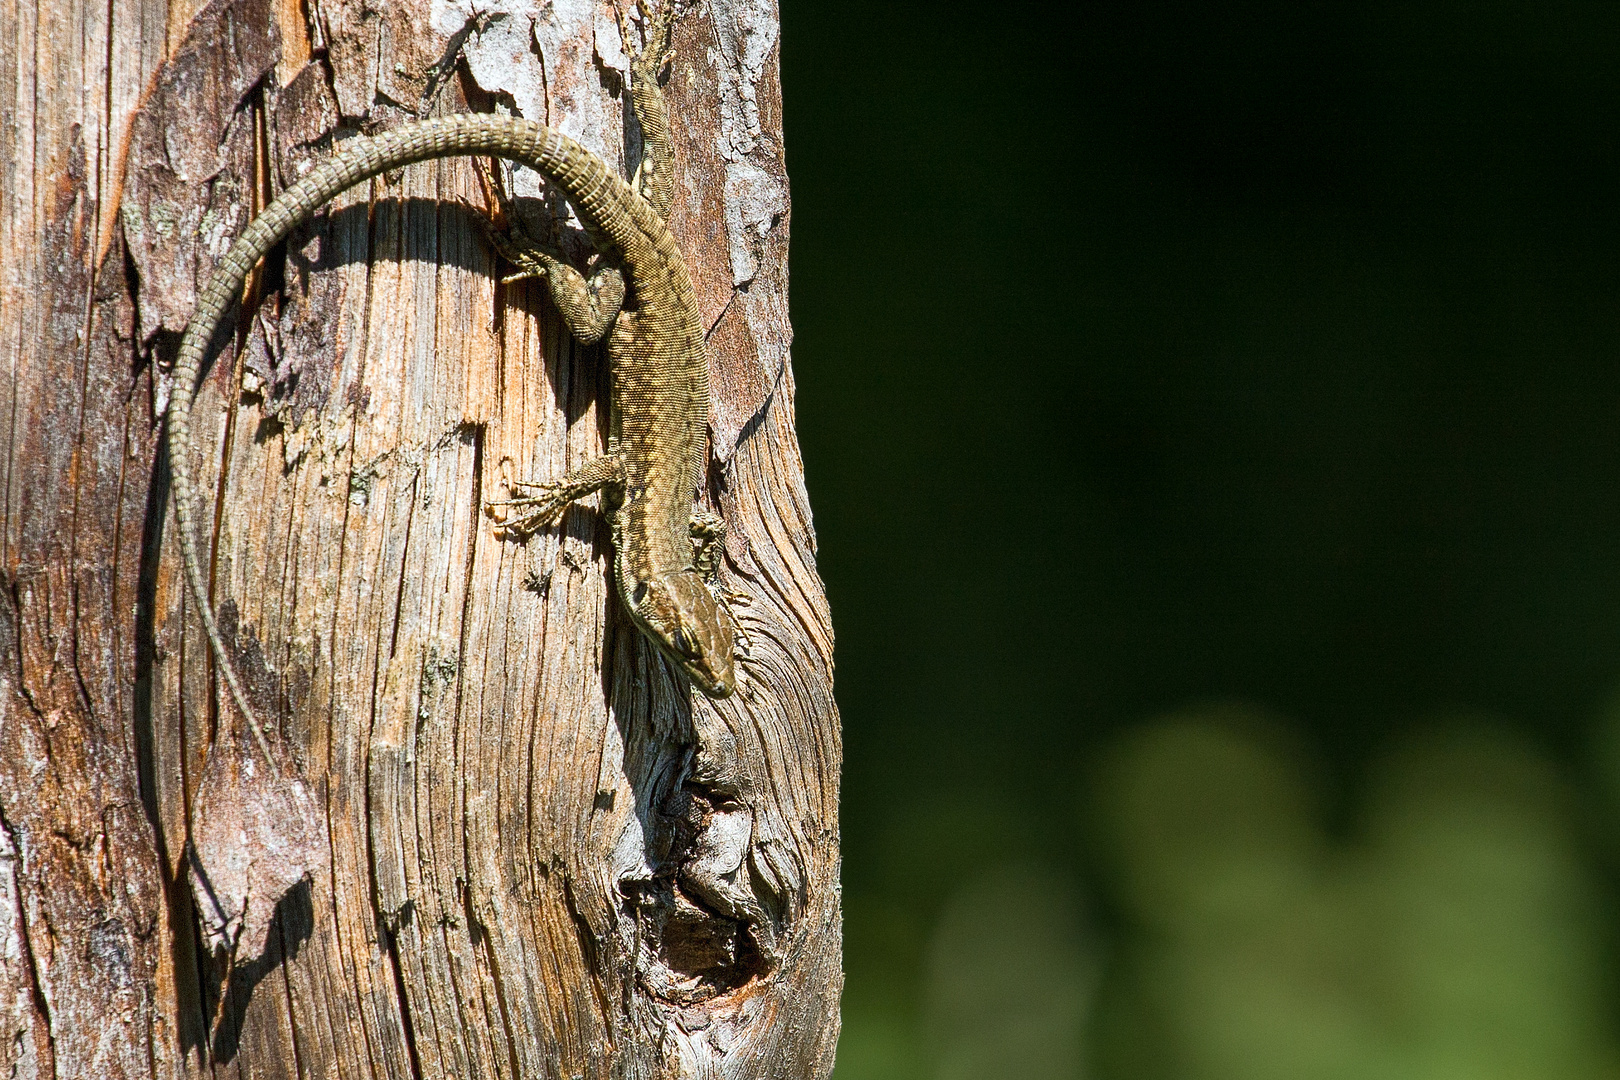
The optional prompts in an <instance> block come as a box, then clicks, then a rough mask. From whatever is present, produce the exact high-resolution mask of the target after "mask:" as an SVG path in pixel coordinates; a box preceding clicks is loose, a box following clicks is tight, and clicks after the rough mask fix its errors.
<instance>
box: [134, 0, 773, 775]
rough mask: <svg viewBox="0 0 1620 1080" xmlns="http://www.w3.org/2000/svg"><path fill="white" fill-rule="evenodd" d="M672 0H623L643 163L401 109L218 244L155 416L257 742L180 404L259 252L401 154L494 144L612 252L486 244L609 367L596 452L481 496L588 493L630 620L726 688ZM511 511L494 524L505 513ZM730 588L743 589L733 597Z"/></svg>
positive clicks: (239, 699) (513, 128)
mask: <svg viewBox="0 0 1620 1080" xmlns="http://www.w3.org/2000/svg"><path fill="white" fill-rule="evenodd" d="M674 2H675V0H665V3H664V4H663V5H662V6H661V7H660V8H659V9H658V10H657V11H656V12H653V11H651V10H650V9H649V8H648V6H647V4H646V2H645V0H637V6H638V8H639V10H640V13H641V17H642V28H643V39H642V45H641V47H639V48H633V47H632V46H631V42H632V37H631V28H630V23H629V20H628V18H627V17H626V16H625V15H624V13H623V12H622V11H621V12H620V14H619V24H620V32H621V34H622V35H624V38H625V44H626V51H627V52H628V53H630V54H631V63H630V96H631V105H632V107H633V109H634V110H635V114H636V118H637V120H638V122H639V123H640V125H641V130H642V133H643V147H644V151H643V158H642V163H641V166H640V167H639V168H638V169H637V171H636V174H635V175H634V176H633V177H632V179H631V180H630V181H629V182H627V181H625V180H624V179H622V178H621V177H619V176H618V175H616V174H615V173H614V171H613V170H612V169H611V168H609V166H608V165H607V163H606V162H604V161H603V160H602V158H601V157H599V156H597V155H596V154H594V153H592V152H591V151H590V150H587V149H586V148H585V147H583V146H581V145H580V144H579V143H577V142H575V141H574V140H572V139H570V138H568V137H567V136H565V135H562V134H561V133H559V132H557V131H555V130H553V129H551V128H549V127H547V126H545V125H544V124H541V123H538V122H536V121H533V120H525V119H521V118H514V117H508V116H503V115H498V114H493V113H461V114H456V115H451V116H444V117H437V118H434V119H429V120H418V121H410V122H407V123H403V124H400V125H398V126H397V127H394V128H390V129H388V130H386V131H384V132H382V133H380V134H377V135H373V136H369V137H364V136H362V137H356V138H355V139H353V140H351V141H350V142H349V143H348V144H347V145H346V146H345V147H344V148H343V149H341V150H339V151H337V152H336V153H334V154H333V155H332V156H331V157H329V158H327V159H326V160H325V161H323V162H322V163H320V164H319V165H317V166H316V167H314V168H313V169H311V170H310V172H309V173H308V174H306V175H305V176H304V177H303V178H302V179H301V180H299V181H298V182H297V183H296V184H294V185H293V186H291V187H289V188H287V189H286V190H285V191H283V192H282V193H281V194H280V195H279V196H278V197H277V198H276V199H274V200H273V201H272V202H271V203H270V204H269V205H268V206H266V207H265V208H264V210H263V211H262V212H261V213H260V214H259V216H258V217H256V218H254V220H253V221H252V222H251V223H250V224H249V225H248V227H247V228H246V229H244V230H243V232H242V234H241V235H240V236H239V237H237V239H236V240H235V242H234V243H232V245H231V247H230V248H229V250H228V251H227V252H226V254H225V256H224V258H223V259H221V260H220V262H219V264H218V265H217V267H216V268H215V270H214V273H213V275H212V277H211V278H210V279H209V282H208V284H207V286H206V287H205V288H204V290H203V292H202V293H201V294H200V296H199V298H198V300H197V306H196V308H195V310H194V311H193V313H192V317H191V320H190V322H189V323H188V325H187V327H186V332H185V335H184V336H183V337H182V339H181V342H180V347H179V350H178V352H177V354H176V357H175V361H174V366H173V388H172V390H171V392H170V399H169V405H168V410H167V412H166V423H167V436H168V449H169V461H170V466H171V470H172V483H173V489H174V506H175V517H176V521H177V526H178V531H179V534H180V549H181V558H182V562H183V564H184V573H185V579H186V583H187V586H188V588H189V591H190V594H191V596H192V598H193V600H194V602H195V604H196V606H197V610H198V614H199V615H200V617H201V620H202V624H203V629H204V631H205V633H206V635H207V637H208V642H209V647H210V649H211V651H212V653H213V656H214V660H215V664H216V666H217V668H218V670H219V671H220V672H221V673H222V674H223V676H224V680H225V683H226V684H227V686H228V688H229V691H230V696H231V698H232V699H233V701H234V702H235V704H236V707H237V709H239V710H240V711H241V713H242V715H243V717H244V718H245V720H246V722H247V724H248V727H249V728H250V729H251V730H252V733H253V736H254V738H255V740H256V741H257V742H258V745H259V749H260V751H261V752H262V753H263V754H264V755H265V757H266V759H267V760H271V755H270V751H269V744H268V743H267V741H266V739H265V736H264V733H263V729H262V728H261V727H260V725H259V722H258V718H257V716H256V715H255V712H254V710H253V708H252V706H251V705H250V704H249V702H248V700H247V694H246V692H245V690H244V688H243V685H242V681H241V678H240V676H239V675H238V673H237V671H236V667H235V665H234V663H233V662H232V659H231V656H230V654H229V653H228V652H227V650H226V647H225V642H224V639H223V637H222V636H221V634H220V631H219V625H218V622H217V620H216V619H215V616H214V608H213V604H212V601H211V599H210V595H209V590H208V585H207V582H206V579H205V575H204V572H203V561H202V557H201V555H200V554H199V544H198V541H197V536H196V522H197V521H198V519H199V516H200V515H199V513H198V511H197V494H196V492H197V485H196V483H195V481H194V479H193V477H192V466H191V458H192V443H191V426H190V425H191V407H192V402H193V400H194V398H195V393H196V387H197V384H198V381H199V375H200V372H201V370H202V364H203V360H204V356H205V353H206V351H207V348H208V344H209V342H210V341H211V340H212V338H213V336H214V333H215V330H216V328H217V327H218V325H219V323H220V322H221V320H222V319H223V318H224V317H225V315H226V313H227V312H228V311H229V309H230V307H231V305H232V303H233V302H234V301H235V300H236V298H238V297H239V296H241V291H242V286H243V282H244V281H245V280H246V277H247V275H248V274H249V273H250V272H251V271H252V269H253V268H254V267H255V266H256V265H257V264H258V263H259V261H260V260H261V259H262V258H263V257H264V256H265V255H266V254H267V253H268V252H269V251H270V250H271V249H272V248H274V247H275V246H276V245H277V244H279V243H280V242H281V241H282V240H283V239H285V238H286V237H287V236H288V235H289V234H290V233H291V232H292V230H293V229H295V228H297V227H298V226H299V225H301V224H302V223H304V222H305V221H307V220H309V218H310V217H311V216H312V215H313V214H314V213H315V211H316V210H317V209H319V208H320V207H321V206H323V205H324V204H325V203H326V202H327V201H329V200H330V199H331V198H333V197H334V196H335V195H338V194H340V193H341V192H343V191H345V190H347V189H348V188H350V187H353V186H354V185H355V184H359V183H363V182H365V181H367V180H369V179H371V178H372V177H375V176H377V175H379V174H381V173H384V172H388V171H392V170H395V169H399V168H401V167H403V166H405V165H408V164H411V163H414V162H418V161H426V160H430V159H436V158H444V157H453V156H459V155H477V156H481V157H498V158H504V159H507V160H510V161H514V162H517V163H518V164H520V165H525V166H528V167H529V168H532V169H535V170H536V171H538V172H540V173H541V174H543V175H544V176H546V177H548V178H549V179H550V180H551V181H552V183H553V184H555V185H556V186H557V187H558V188H559V189H560V190H561V191H562V192H563V193H564V194H565V195H566V196H567V197H568V199H569V201H570V202H572V203H573V205H574V206H575V208H576V209H577V210H578V211H579V213H580V215H581V218H582V219H583V220H584V221H585V222H586V223H587V225H588V231H589V233H590V234H591V236H592V237H593V240H594V241H595V242H596V243H597V244H598V245H599V246H603V247H605V249H606V253H607V255H608V256H609V257H608V258H607V259H606V260H605V261H602V263H601V265H600V266H599V267H597V268H596V269H595V270H594V271H593V273H592V275H591V277H590V278H589V279H587V278H586V277H585V276H584V275H583V274H581V273H580V272H579V271H578V270H577V269H575V268H574V267H573V266H571V265H569V264H568V263H566V262H564V261H563V260H562V259H561V258H560V257H559V255H558V254H557V253H555V252H553V251H551V250H549V249H547V248H546V247H545V246H544V245H540V244H537V243H536V242H534V241H533V240H532V238H529V237H527V236H521V237H517V238H515V240H514V242H513V243H510V244H508V243H499V244H497V248H498V249H499V250H500V251H501V252H502V254H503V255H505V256H506V257H507V258H508V259H509V260H516V261H517V265H518V267H519V269H520V273H518V274H516V275H514V276H513V278H509V279H506V280H514V279H516V278H520V277H525V276H544V277H545V278H546V280H547V282H548V285H549V287H550V292H551V296H552V299H553V301H554V303H555V304H556V306H557V309H558V311H559V312H560V313H561V314H562V317H563V321H564V323H565V325H567V326H568V328H569V331H570V332H571V333H572V334H573V335H574V336H575V337H576V338H578V339H579V340H580V341H581V342H582V343H584V344H591V343H593V342H596V341H599V340H602V339H603V338H605V339H606V342H607V346H606V351H607V360H608V364H609V367H610V412H609V424H608V428H609V436H608V448H607V452H606V453H605V454H602V455H600V456H598V457H596V458H594V459H592V460H590V461H588V462H586V463H585V464H584V465H581V466H580V467H578V468H576V469H574V470H573V471H571V472H569V473H568V474H567V475H566V476H564V477H562V478H561V479H559V480H552V481H547V482H542V483H522V484H513V485H510V488H512V489H513V490H514V492H515V491H517V490H523V491H528V492H530V494H525V495H520V496H518V497H514V498H509V499H506V500H501V501H498V502H491V503H488V504H486V506H485V511H486V512H487V513H489V514H490V515H491V516H492V517H494V518H496V519H497V521H498V522H500V524H498V526H497V528H498V529H499V530H501V531H504V532H505V533H507V534H509V535H514V536H522V535H527V534H529V533H532V532H534V531H536V530H538V529H539V528H541V527H543V526H544V525H546V524H548V523H550V522H551V521H553V520H555V519H556V518H557V517H558V516H560V515H561V513H562V511H563V510H564V508H566V507H567V506H568V505H569V504H571V503H573V502H575V501H577V500H579V499H582V498H585V497H586V496H588V495H591V494H593V493H596V492H601V493H602V495H603V499H602V506H603V510H604V512H605V513H606V515H607V517H608V520H609V522H610V525H611V530H612V536H613V551H614V560H613V562H614V565H613V578H614V582H615V591H616V592H617V594H618V596H619V598H620V600H621V601H622V602H623V604H624V606H625V609H626V610H627V611H628V612H629V614H630V618H631V621H632V622H634V623H635V625H636V626H637V628H638V629H639V630H640V631H641V632H642V633H643V634H644V635H645V636H646V637H647V638H648V639H649V640H650V641H651V642H652V643H653V645H654V646H656V647H657V649H658V651H659V652H661V653H663V654H664V655H665V656H667V657H668V658H669V659H670V660H672V661H673V662H674V663H675V664H676V666H677V667H678V668H679V669H680V670H681V671H683V672H684V673H685V674H686V676H687V678H688V679H690V680H691V682H692V684H693V685H694V686H696V687H697V689H698V690H700V691H701V692H702V693H704V694H705V695H707V696H709V697H712V698H723V697H726V696H727V695H729V694H730V693H731V692H732V691H733V690H734V689H735V688H736V685H737V676H736V644H737V640H738V638H739V635H740V634H741V626H740V624H738V623H737V620H736V617H735V615H734V614H733V613H732V612H731V609H730V605H729V603H728V599H729V594H727V593H726V592H725V591H724V590H722V589H721V587H720V586H719V584H718V579H717V571H718V560H719V552H720V550H721V548H722V543H723V539H724V532H725V528H724V524H723V522H722V521H721V520H720V519H719V518H718V517H717V516H716V515H714V514H712V513H708V512H705V511H697V512H694V493H695V491H696V489H697V485H698V483H699V481H700V479H701V478H702V477H703V475H704V471H705V468H706V465H707V453H708V446H707V424H708V412H709V388H708V355H707V346H706V340H705V338H706V335H705V333H704V329H703V325H702V322H701V319H700V317H699V313H698V308H697V295H696V291H695V290H694V288H693V285H692V280H691V276H690V274H689V273H688V271H687V268H686V262H685V260H684V259H683V258H682V256H681V253H680V251H679V249H678V248H677V247H676V245H675V239H674V237H673V236H672V235H671V233H670V230H669V224H668V220H667V219H668V214H669V208H670V205H671V203H672V202H673V200H674V190H675V177H674V160H673V151H672V148H671V141H670V135H669V130H670V129H669V120H668V112H667V106H666V105H665V102H664V96H663V91H662V89H661V88H660V86H659V78H660V76H661V75H662V74H663V73H664V71H665V70H666V69H667V68H668V66H669V64H670V61H671V60H672V57H673V53H672V48H671V41H672V36H673V23H674V8H673V4H674ZM513 509H516V510H517V511H519V514H518V516H517V517H516V518H515V519H514V520H512V521H510V522H508V521H506V520H505V516H506V514H507V513H508V512H509V511H510V510H513ZM739 599H740V597H739Z"/></svg>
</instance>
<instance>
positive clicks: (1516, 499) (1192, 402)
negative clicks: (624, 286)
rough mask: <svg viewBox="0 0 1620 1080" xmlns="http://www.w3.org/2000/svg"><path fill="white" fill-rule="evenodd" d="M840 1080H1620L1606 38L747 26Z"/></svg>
mask: <svg viewBox="0 0 1620 1080" xmlns="http://www.w3.org/2000/svg"><path fill="white" fill-rule="evenodd" d="M782 19H783V38H782V40H783V48H782V56H783V81H784V92H785V97H786V107H787V137H788V154H789V158H788V160H789V168H790V171H791V174H792V179H793V200H794V218H793V253H792V275H793V278H792V307H793V317H794V323H795V326H796V328H797V340H796V345H795V351H794V358H795V362H796V371H797V378H798V386H799V392H798V415H799V426H800V434H801V437H802V440H803V451H804V457H805V462H806V469H807V472H808V478H809V484H810V490H811V495H812V498H813V501H814V506H815V512H816V526H817V530H818V533H819V537H820V555H819V558H820V567H821V571H822V573H823V575H824V577H825V579H826V583H827V587H828V590H829V592H830V594H831V599H832V603H833V613H834V619H835V625H836V627H837V631H838V697H839V701H840V704H841V707H842V709H843V717H844V733H845V749H846V755H847V756H846V767H845V773H844V804H843V839H844V884H845V901H846V915H847V922H846V967H847V971H848V984H847V988H846V993H845V998H844V1034H843V1038H842V1041H841V1044H840V1051H839V1065H838V1071H837V1078H838V1080H868V1078H885V1080H890V1078H894V1080H905V1078H919V1080H920V1078H950V1080H971V1078H1000V1077H1009V1078H1011V1077H1018V1078H1029V1080H1045V1078H1059V1077H1063V1078H1071V1077H1080V1076H1091V1077H1102V1078H1121V1080H1125V1078H1132V1080H1134V1078H1161V1077H1162V1078H1177V1080H1180V1078H1210V1080H1215V1078H1231V1080H1266V1078H1271V1077H1276V1078H1278V1080H1282V1078H1313V1077H1333V1078H1345V1080H1350V1078H1361V1077H1376V1078H1401V1080H1406V1078H1410V1080H1440V1078H1447V1080H1450V1078H1457V1080H1464V1078H1487V1077H1489V1078H1496V1077H1500V1078H1502V1080H1509V1078H1512V1080H1529V1078H1540V1077H1547V1078H1549V1080H1550V1078H1554V1077H1557V1078H1561V1080H1562V1078H1571V1080H1580V1078H1586V1077H1609V1078H1613V1077H1620V996H1617V994H1616V987H1617V985H1620V981H1617V975H1620V951H1617V949H1616V941H1615V935H1614V928H1615V926H1616V925H1617V923H1616V897H1617V896H1620V890H1617V883H1620V873H1617V868H1620V797H1616V793H1620V709H1615V708H1611V705H1610V702H1611V698H1612V697H1613V695H1614V693H1615V691H1616V688H1617V687H1620V305H1617V303H1616V297H1617V294H1620V201H1617V196H1620V5H1616V4H1613V3H1568V2H1560V0H1541V2H1538V3H1528V2H1513V3H1509V2H1501V0H1484V2H1476V3H1470V4H1461V3H1441V2H1437V0H1412V2H1406V3H1391V2H1378V0H1371V2H1364V3H1360V4H1354V5H1350V4H1345V5H1326V4H1304V3H1297V2H1295V3H1262V2H1248V3H1215V4H1194V3H1168V2H1155V0H1147V2H1136V3H1129V4H1088V5H1080V6H1076V7H1073V8H1071V7H1069V6H1068V5H1061V4H1051V3H1047V4H1040V5H1036V4H1026V3H1018V2H1004V3H999V4H968V3H961V2H957V3H949V2H947V3H922V2H911V3H881V2H852V0H815V2H804V3H795V2H788V3H785V4H784V5H783V10H782Z"/></svg>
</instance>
